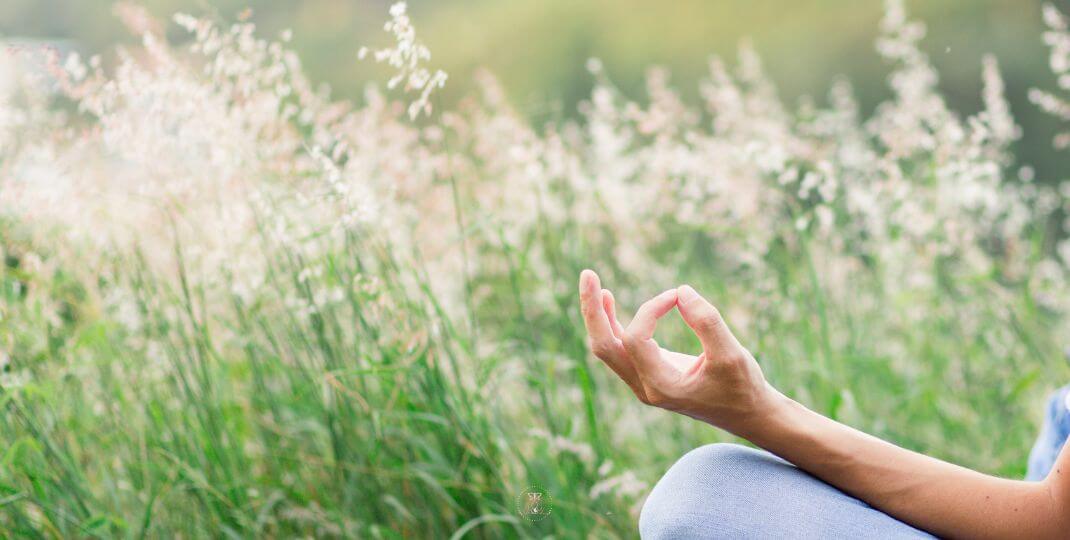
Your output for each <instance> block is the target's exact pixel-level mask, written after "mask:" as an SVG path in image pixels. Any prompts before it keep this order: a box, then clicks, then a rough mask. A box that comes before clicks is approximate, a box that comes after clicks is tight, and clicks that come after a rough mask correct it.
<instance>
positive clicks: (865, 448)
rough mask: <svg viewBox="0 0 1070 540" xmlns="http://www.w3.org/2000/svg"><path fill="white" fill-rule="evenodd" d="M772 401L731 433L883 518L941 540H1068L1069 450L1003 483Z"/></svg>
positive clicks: (784, 400) (793, 405)
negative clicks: (1047, 469) (1037, 475)
mask: <svg viewBox="0 0 1070 540" xmlns="http://www.w3.org/2000/svg"><path fill="white" fill-rule="evenodd" d="M777 402H778V403H777V404H776V405H774V406H772V407H770V409H769V410H768V412H766V413H765V418H764V420H763V421H756V422H754V423H753V424H749V425H748V426H747V427H746V428H743V429H741V430H740V432H739V433H736V434H737V435H739V436H741V437H743V438H745V439H748V440H750V441H751V442H753V443H754V444H756V445H758V446H761V447H762V448H765V449H766V450H769V451H770V452H773V453H774V454H777V455H779V456H781V457H783V458H784V459H787V460H788V461H791V462H792V463H794V464H795V465H797V466H798V467H800V468H802V469H803V470H806V471H807V472H809V473H810V474H813V475H814V476H817V477H818V478H820V479H822V480H824V481H825V482H828V483H829V484H832V485H834V486H836V487H838V488H840V489H841V490H843V491H844V492H847V493H850V494H851V495H854V496H855V497H857V498H859V499H862V500H864V501H866V502H868V503H869V504H870V505H872V506H873V507H875V508H879V509H880V510H882V511H884V512H885V513H887V514H889V515H892V516H894V517H896V518H898V519H900V520H902V521H905V522H907V523H910V524H912V525H914V526H917V527H920V528H922V529H925V530H927V531H929V532H932V533H934V534H936V535H938V536H941V537H952V538H960V537H962V538H1070V451H1066V450H1065V449H1064V450H1063V452H1062V453H1060V455H1059V458H1058V461H1057V462H1056V464H1055V467H1054V468H1053V469H1052V472H1051V474H1050V475H1049V476H1048V478H1047V479H1045V480H1044V481H1042V482H1024V481H1021V480H1007V479H1005V478H997V477H994V476H989V475H985V474H981V473H979V472H977V471H973V470H970V469H967V468H964V467H960V466H958V465H953V464H951V463H947V462H945V461H940V460H938V459H935V458H931V457H929V456H926V455H923V454H919V453H917V452H912V451H910V450H905V449H903V448H900V447H898V446H895V445H893V444H891V443H888V442H886V441H883V440H881V439H878V438H876V437H873V436H871V435H867V434H865V433H862V432H861V431H858V430H855V429H853V428H850V427H847V426H845V425H843V424H840V423H838V422H836V421H834V420H831V419H829V418H826V417H824V416H822V415H820V414H818V413H816V412H813V411H811V410H809V409H807V408H805V407H803V406H802V405H800V404H798V403H795V402H794V401H791V400H789V399H787V398H785V397H783V396H779V397H778V398H777ZM1064 471H1065V472H1064Z"/></svg>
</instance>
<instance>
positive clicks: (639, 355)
mask: <svg viewBox="0 0 1070 540" xmlns="http://www.w3.org/2000/svg"><path fill="white" fill-rule="evenodd" d="M580 301H581V305H582V310H583V320H584V323H585V325H586V327H587V333H588V335H589V339H590V346H591V351H593V352H594V354H595V356H597V357H598V358H599V359H601V360H602V361H603V362H605V364H606V365H608V366H609V367H610V368H611V369H613V371H614V372H616V374H617V375H618V376H620V378H621V379H623V380H624V382H625V383H627V384H628V386H629V387H631V389H632V391H633V392H635V395H636V396H637V397H638V398H639V400H640V401H642V402H643V403H646V404H649V405H654V406H656V407H661V408H663V409H667V410H671V411H675V412H678V413H681V414H686V415H688V416H691V417H693V418H696V419H699V420H702V421H705V422H708V423H710V424H713V425H715V426H717V427H720V428H722V429H726V430H728V431H731V432H733V433H737V434H739V432H740V431H745V428H746V426H747V425H748V423H749V422H751V421H753V419H754V418H755V417H757V416H760V415H761V414H763V412H764V411H766V410H767V409H768V408H769V406H770V405H771V404H772V401H773V399H774V397H775V394H776V391H775V390H773V388H772V387H770V386H769V385H768V384H767V383H766V381H765V377H764V376H763V375H762V369H761V368H760V367H759V366H758V363H757V362H756V361H755V360H754V356H752V355H751V353H750V352H749V351H747V349H745V348H744V347H743V346H742V345H740V343H739V341H738V340H736V337H735V336H734V335H732V332H731V330H729V329H728V325H727V324H725V321H724V319H723V318H721V314H720V313H719V312H718V311H717V308H715V307H714V306H713V305H712V304H710V303H709V302H708V301H707V300H706V299H705V298H703V297H702V296H700V295H699V294H698V293H697V292H696V291H695V289H693V288H691V287H690V286H688V285H682V286H680V287H679V288H676V289H669V290H667V291H665V292H663V293H661V294H659V295H657V296H655V297H653V298H651V299H650V300H647V301H646V302H645V303H644V304H643V305H642V306H640V307H639V309H638V311H636V313H635V317H634V318H633V319H632V321H631V322H630V323H629V324H628V326H627V327H624V326H622V325H621V323H620V322H619V321H618V319H617V315H616V301H615V300H614V298H613V293H611V292H610V291H609V290H608V289H603V288H602V286H601V283H600V282H599V279H598V275H597V274H595V273H594V272H592V271H591V270H584V271H583V273H581V274H580ZM673 308H678V309H679V310H680V315H681V316H682V317H683V319H684V322H686V323H687V325H688V326H690V327H691V329H692V330H694V332H695V335H697V336H698V339H699V341H700V342H701V343H702V354H699V355H698V356H693V355H690V354H684V353H680V352H676V351H670V350H668V349H665V348H663V347H660V346H658V343H657V341H655V340H654V329H655V327H656V326H657V322H658V320H659V319H660V318H661V317H663V316H665V315H666V314H668V313H669V312H670V311H672V309H673Z"/></svg>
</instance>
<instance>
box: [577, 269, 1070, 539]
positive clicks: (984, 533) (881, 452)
mask: <svg viewBox="0 0 1070 540" xmlns="http://www.w3.org/2000/svg"><path fill="white" fill-rule="evenodd" d="M580 300H581V304H582V310H583V319H584V323H585V325H586V327H587V333H588V335H589V337H590V346H591V350H592V351H593V352H594V354H595V356H597V357H598V358H599V359H601V360H602V361H603V362H604V363H605V364H606V365H607V366H609V368H610V369H612V370H613V371H614V372H615V373H616V374H617V375H618V376H619V377H620V378H621V379H622V380H623V381H624V382H625V383H626V384H627V385H628V386H629V387H630V388H631V389H632V391H633V392H634V393H635V395H636V397H638V398H639V400H640V401H642V402H643V403H645V404H648V405H652V406H655V407H660V408H662V409H666V410H669V411H673V412H677V413H680V414H685V415H687V416H690V417H691V418H694V419H697V420H700V421H702V422H706V423H707V424H710V425H712V426H715V427H718V428H721V429H723V430H726V431H728V432H730V433H732V434H734V435H736V436H739V437H742V438H744V439H747V440H749V441H751V442H752V443H754V444H755V445H757V446H759V447H762V448H764V449H766V450H768V451H770V452H772V453H774V454H776V455H778V456H780V457H782V458H784V459H786V460H788V461H790V462H792V463H794V464H795V465H796V466H798V467H799V468H801V469H803V470H805V471H807V472H809V473H810V474H812V475H814V476H816V477H818V478H820V479H821V480H823V481H825V482H827V483H829V484H831V485H833V486H835V487H837V488H838V489H840V490H842V491H844V492H845V493H848V494H850V495H852V496H854V497H856V498H858V499H861V500H863V501H865V502H867V503H869V504H870V505H871V506H873V507H875V508H877V509H879V510H881V511H883V512H885V513H887V514H889V515H891V516H893V517H895V518H896V519H899V520H900V521H903V522H906V523H909V524H911V525H913V526H915V527H918V528H920V529H924V530H926V531H929V532H931V533H933V534H935V535H938V536H940V537H949V538H1052V539H1056V538H1063V539H1065V538H1070V450H1067V448H1070V445H1067V446H1065V447H1064V448H1063V451H1062V452H1061V453H1060V454H1059V457H1058V460H1057V461H1056V463H1055V466H1054V467H1053V468H1052V471H1051V473H1050V474H1049V475H1048V477H1047V478H1046V479H1044V480H1043V481H1041V482H1024V481H1019V480H1008V479H1004V478H997V477H994V476H989V475H986V474H982V473H979V472H977V471H973V470H970V469H967V468H964V467H960V466H958V465H953V464H951V463H947V462H944V461H941V460H938V459H935V458H932V457H929V456H925V455H922V454H919V453H916V452H912V451H910V450H906V449H903V448H900V447H898V446H895V445H894V444H891V443H888V442H886V441H883V440H881V439H878V438H876V437H873V436H871V435H868V434H866V433H862V432H861V431H858V430H855V429H853V428H850V427H848V426H845V425H843V424H840V423H839V422H836V421H835V420H832V419H830V418H827V417H825V416H822V415H820V414H818V413H816V412H813V411H811V410H809V409H807V408H806V407H804V406H802V405H800V404H799V403H797V402H795V401H792V400H791V399H789V398H788V397H786V396H784V395H783V394H781V393H780V392H778V391H777V390H776V389H775V388H773V387H772V386H771V385H770V384H769V383H768V382H767V381H766V380H765V377H764V376H763V375H762V369H761V367H759V366H758V363H757V362H756V361H755V360H754V356H753V355H751V353H750V352H749V351H747V349H746V348H744V347H743V346H742V345H741V344H740V343H739V341H738V340H737V339H736V338H735V336H734V335H732V332H731V330H729V328H728V325H727V324H726V323H725V321H724V319H722V318H721V315H720V313H719V312H718V311H717V308H715V307H714V306H713V305H712V304H711V303H710V302H708V301H707V300H706V299H705V298H703V297H702V296H700V295H699V294H698V293H697V292H696V291H695V290H694V289H693V288H691V287H690V286H688V285H683V286H680V287H679V288H676V289H669V290H667V291H665V292H663V293H661V294H659V295H657V296H655V297H654V298H652V299H650V300H648V301H647V302H646V303H644V304H643V305H642V306H640V307H639V309H638V310H637V311H636V314H635V317H634V318H633V319H632V321H631V322H630V323H629V324H628V326H627V327H625V326H622V325H621V323H620V322H619V321H618V319H617V316H616V305H615V300H614V298H613V294H612V293H610V292H609V290H607V289H603V288H602V286H601V284H600V282H599V279H598V276H597V275H596V274H595V273H594V272H592V271H591V270H584V271H583V273H582V274H581V275H580ZM674 308H675V309H678V310H679V312H680V315H681V316H682V317H683V319H684V321H685V322H686V323H687V325H688V326H690V327H691V329H692V330H693V331H694V332H695V334H696V335H697V336H698V338H699V341H700V342H701V343H702V354H700V355H698V356H692V355H689V354H683V353H679V352H674V351H670V350H667V349H664V348H662V347H660V346H658V344H657V342H656V341H655V340H654V330H655V327H656V326H657V322H658V319H660V318H661V317H663V316H665V315H666V314H668V313H669V312H670V311H672V310H673V309H674Z"/></svg>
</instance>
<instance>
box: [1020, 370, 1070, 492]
mask: <svg viewBox="0 0 1070 540" xmlns="http://www.w3.org/2000/svg"><path fill="white" fill-rule="evenodd" d="M1068 394H1070V385H1067V386H1064V387H1062V388H1060V389H1059V390H1057V391H1056V392H1055V393H1054V394H1052V395H1051V397H1050V398H1048V407H1047V409H1046V410H1045V413H1044V425H1043V427H1041V428H1040V436H1038V437H1037V442H1035V443H1033V450H1032V452H1030V453H1029V469H1028V470H1027V472H1026V474H1025V479H1026V480H1032V481H1037V480H1043V479H1044V477H1045V476H1047V475H1048V471H1050V470H1051V468H1052V466H1053V465H1054V464H1055V458H1057V457H1058V456H1059V450H1061V449H1062V447H1063V444H1065V443H1066V438H1067V436H1068V435H1070V410H1068V406H1070V403H1068V402H1067V397H1068Z"/></svg>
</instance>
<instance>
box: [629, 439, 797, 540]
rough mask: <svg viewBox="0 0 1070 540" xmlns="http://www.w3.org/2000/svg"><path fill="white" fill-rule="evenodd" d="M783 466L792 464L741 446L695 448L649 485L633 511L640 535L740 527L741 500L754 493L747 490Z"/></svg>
mask: <svg viewBox="0 0 1070 540" xmlns="http://www.w3.org/2000/svg"><path fill="white" fill-rule="evenodd" d="M789 469H793V467H792V466H791V465H788V464H787V463H786V462H784V461H783V460H781V459H779V458H776V457H774V456H772V455H770V454H768V453H766V452H762V451H759V450H754V449H751V448H747V447H745V446H740V445H736V444H723V443H722V444H710V445H706V446H702V447H699V448H696V449H694V450H692V451H690V452H688V453H687V454H685V455H684V456H683V457H682V458H680V459H679V460H678V461H677V462H676V463H675V464H674V465H673V466H672V467H671V468H669V470H668V472H666V473H665V476H663V477H662V478H661V480H659V481H658V483H657V485H655V486H654V489H653V490H652V491H651V493H650V495H649V496H648V497H647V499H646V502H645V503H644V504H643V508H642V511H641V512H640V515H639V532H640V535H641V536H642V537H643V538H651V539H658V538H689V537H690V538H693V537H698V536H702V534H703V533H704V532H706V533H708V531H710V530H721V531H732V530H740V529H739V527H741V526H742V520H744V519H746V513H747V502H746V501H748V500H751V499H753V498H754V497H753V496H752V495H754V493H751V492H752V491H754V490H756V489H759V487H758V484H759V483H768V482H769V481H771V480H772V479H775V478H776V477H777V475H778V474H779V473H781V472H783V471H785V470H789ZM759 479H761V480H760V481H759ZM711 521H712V522H711ZM734 521H739V522H738V523H734Z"/></svg>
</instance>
